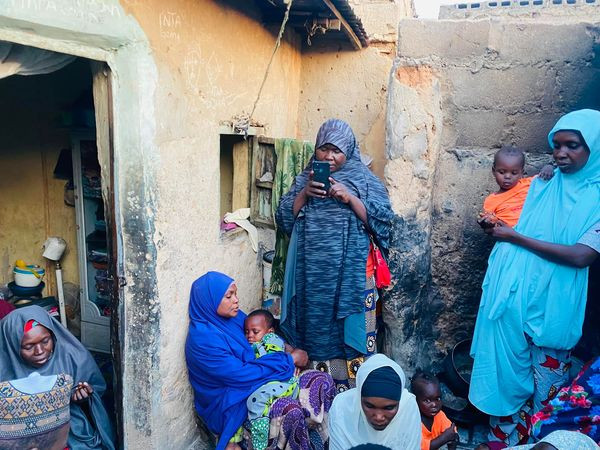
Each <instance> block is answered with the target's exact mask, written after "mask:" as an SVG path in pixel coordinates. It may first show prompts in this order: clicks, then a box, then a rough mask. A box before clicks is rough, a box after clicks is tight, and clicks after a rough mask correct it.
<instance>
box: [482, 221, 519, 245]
mask: <svg viewBox="0 0 600 450" xmlns="http://www.w3.org/2000/svg"><path fill="white" fill-rule="evenodd" d="M483 231H484V232H485V233H486V234H488V235H490V236H492V237H493V238H494V239H498V240H499V241H506V242H514V241H515V239H516V238H517V237H518V236H519V233H517V232H516V231H515V230H513V229H512V227H509V226H508V225H507V224H505V223H504V222H502V221H501V220H498V222H496V225H495V226H494V227H491V228H484V230H483Z"/></svg>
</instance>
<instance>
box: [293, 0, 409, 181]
mask: <svg viewBox="0 0 600 450" xmlns="http://www.w3.org/2000/svg"><path fill="white" fill-rule="evenodd" d="M351 3H352V7H353V8H354V9H355V11H356V14H357V15H358V16H359V17H360V18H361V20H362V22H363V24H364V26H365V30H366V31H367V33H368V35H369V40H370V45H369V47H367V48H366V49H363V50H361V51H358V52H357V51H354V50H353V49H351V48H350V47H349V45H346V44H340V48H339V49H338V50H337V51H332V47H331V44H329V45H327V44H321V45H313V46H312V47H309V46H306V45H305V46H304V49H303V53H302V77H301V80H300V100H299V111H298V135H299V136H300V137H301V138H302V139H306V140H309V141H313V140H314V139H315V136H316V134H317V130H318V129H319V126H321V124H322V123H323V122H324V121H325V120H327V119H329V118H331V117H336V118H340V119H344V120H346V121H347V122H348V123H349V124H350V125H351V126H352V129H353V130H354V133H355V134H356V136H357V139H358V142H359V145H360V147H361V151H362V152H364V153H365V154H368V155H370V156H371V157H372V158H373V171H374V172H375V173H376V174H377V175H379V176H380V177H383V169H384V167H385V111H386V104H387V84H388V77H389V71H390V69H391V67H392V62H393V57H394V53H395V47H396V40H397V25H398V21H399V20H400V19H402V18H405V17H412V16H414V8H413V5H412V0H366V1H364V0H363V1H358V0H355V1H354V2H351Z"/></svg>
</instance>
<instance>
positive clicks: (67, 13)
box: [6, 0, 121, 23]
mask: <svg viewBox="0 0 600 450" xmlns="http://www.w3.org/2000/svg"><path fill="white" fill-rule="evenodd" d="M6 1H7V6H8V8H9V9H12V10H25V11H35V12H40V13H43V12H50V13H56V14H59V15H60V16H62V17H68V18H70V19H75V20H81V21H84V22H88V23H101V22H102V19H103V18H113V17H121V8H120V5H119V4H117V3H113V4H110V3H109V2H103V1H101V0H71V1H69V2H64V1H58V0H6Z"/></svg>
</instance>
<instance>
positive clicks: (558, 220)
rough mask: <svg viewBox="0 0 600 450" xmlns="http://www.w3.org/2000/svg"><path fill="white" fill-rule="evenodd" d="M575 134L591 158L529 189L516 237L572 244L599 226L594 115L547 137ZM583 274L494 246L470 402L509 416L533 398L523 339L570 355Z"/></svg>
mask: <svg viewBox="0 0 600 450" xmlns="http://www.w3.org/2000/svg"><path fill="white" fill-rule="evenodd" d="M561 130H569V131H578V132H580V133H581V135H582V136H583V138H584V140H585V142H586V144H587V146H588V148H589V150H590V156H589V159H588V162H587V163H586V165H585V166H584V167H583V168H581V169H580V170H579V171H577V172H575V173H572V174H565V173H562V172H560V171H559V170H555V174H554V177H553V178H552V179H551V180H550V181H548V182H545V181H543V180H541V179H539V178H536V179H535V180H534V181H533V182H532V184H531V188H530V189H529V193H528V195H527V199H526V201H525V205H524V206H523V213H522V214H521V218H520V219H519V222H518V223H517V225H516V226H515V230H516V231H518V232H519V233H521V234H523V235H525V236H529V237H532V238H535V239H539V240H541V241H546V242H552V243H556V244H564V245H573V244H576V243H577V241H578V240H579V239H580V238H581V236H582V235H583V234H584V233H585V232H586V231H587V230H588V229H589V228H590V227H592V226H593V225H594V224H596V223H597V222H598V221H600V112H599V111H594V110H590V109H584V110H580V111H574V112H572V113H569V114H566V115H565V116H563V117H562V118H561V119H560V120H559V121H558V122H557V123H556V125H555V126H554V128H553V129H552V131H550V133H549V134H548V142H549V144H550V146H551V147H552V139H553V137H554V134H555V133H556V132H557V131H561ZM587 283H588V269H587V268H584V269H578V268H575V267H570V266H565V265H561V264H557V263H553V262H550V261H548V260H547V259H544V258H541V257H540V256H537V255H536V254H534V253H532V252H530V251H528V250H526V249H525V248H523V247H519V246H517V245H513V244H510V243H506V242H499V243H497V244H496V246H495V247H494V249H493V250H492V253H491V254H490V258H489V261H488V270H487V272H486V275H485V279H484V281H483V286H482V289H483V294H482V296H481V303H480V305H479V312H478V316H477V323H476V325H475V333H474V336H473V344H472V347H471V356H473V358H475V364H474V367H473V373H472V377H471V388H470V392H469V399H470V400H471V402H472V403H473V404H474V405H475V406H477V407H478V408H479V409H480V410H482V411H484V412H485V413H488V414H491V415H494V416H507V415H510V414H513V413H515V412H516V411H518V410H519V408H521V406H522V405H523V404H524V403H525V402H526V401H527V400H528V399H529V397H531V395H532V394H533V389H534V384H533V372H532V361H531V355H530V352H529V344H528V342H527V339H526V336H525V334H527V335H529V336H530V337H531V338H532V340H533V342H534V344H535V345H537V346H540V347H549V348H553V349H565V350H566V349H571V348H573V347H574V346H575V344H577V341H578V340H579V338H580V337H581V328H582V325H583V319H584V315H585V304H586V299H587Z"/></svg>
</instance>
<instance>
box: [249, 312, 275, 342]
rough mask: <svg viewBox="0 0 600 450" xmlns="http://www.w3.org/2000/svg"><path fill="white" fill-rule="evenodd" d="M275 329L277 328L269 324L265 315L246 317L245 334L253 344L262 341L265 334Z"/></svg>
mask: <svg viewBox="0 0 600 450" xmlns="http://www.w3.org/2000/svg"><path fill="white" fill-rule="evenodd" d="M273 331H275V330H273V327H269V326H268V325H267V321H266V319H265V318H264V316H252V317H246V321H245V322H244V334H245V335H246V339H247V340H248V342H250V343H251V344H254V343H255V342H258V341H260V340H261V339H262V338H263V336H264V335H265V334H267V333H273Z"/></svg>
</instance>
